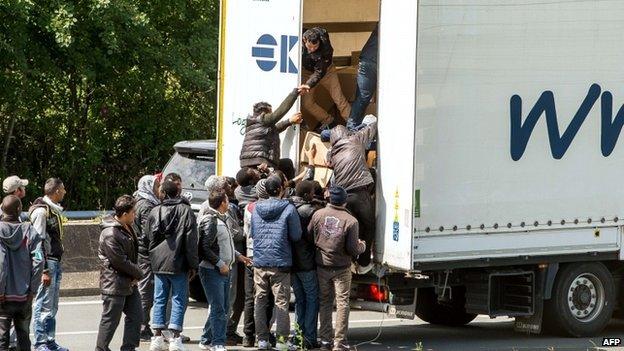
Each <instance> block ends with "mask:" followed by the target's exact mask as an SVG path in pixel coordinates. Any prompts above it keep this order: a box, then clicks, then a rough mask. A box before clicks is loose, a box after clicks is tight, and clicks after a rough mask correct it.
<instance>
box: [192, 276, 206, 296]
mask: <svg viewBox="0 0 624 351" xmlns="http://www.w3.org/2000/svg"><path fill="white" fill-rule="evenodd" d="M189 296H190V297H191V298H192V299H193V300H195V301H197V302H206V301H207V299H206V294H204V287H203V286H202V284H201V280H199V275H196V276H195V277H194V278H193V279H191V281H190V282H189Z"/></svg>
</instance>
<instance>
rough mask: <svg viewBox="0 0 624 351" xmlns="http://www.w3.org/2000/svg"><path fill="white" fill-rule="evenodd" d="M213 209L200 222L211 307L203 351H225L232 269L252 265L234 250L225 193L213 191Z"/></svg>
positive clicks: (205, 283)
mask: <svg viewBox="0 0 624 351" xmlns="http://www.w3.org/2000/svg"><path fill="white" fill-rule="evenodd" d="M208 203H209V207H208V209H206V211H205V212H204V215H203V216H202V217H201V218H200V219H199V231H200V239H199V243H200V245H199V252H200V256H201V257H202V262H201V263H200V265H199V276H200V278H201V282H202V286H203V288H204V292H205V294H206V297H207V299H208V304H209V306H210V318H209V319H208V320H207V321H206V325H205V326H204V331H203V334H202V337H201V341H200V344H199V348H200V349H202V350H214V351H217V350H219V351H221V350H226V349H225V342H226V330H227V322H228V310H229V301H228V300H229V294H230V277H231V273H230V272H231V269H232V267H233V266H234V264H235V263H236V261H238V262H242V263H244V264H251V260H250V259H248V258H247V257H245V256H242V255H241V254H240V253H239V252H238V251H236V249H235V248H234V240H233V236H232V234H231V233H230V228H229V225H228V224H227V222H228V220H229V218H228V211H229V202H228V199H227V194H226V193H225V191H224V190H223V189H217V190H215V189H213V191H212V192H211V193H210V194H209V196H208Z"/></svg>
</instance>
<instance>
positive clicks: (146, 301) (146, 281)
mask: <svg viewBox="0 0 624 351" xmlns="http://www.w3.org/2000/svg"><path fill="white" fill-rule="evenodd" d="M159 187H160V182H159V181H158V180H157V179H156V176H153V175H144V176H143V177H141V179H140V180H139V185H138V187H137V191H135V192H134V199H135V201H136V204H135V205H134V209H135V212H136V214H135V219H134V228H133V229H134V232H135V233H136V235H138V236H140V237H139V267H140V268H141V270H142V271H143V277H142V278H141V279H139V294H140V295H141V307H142V309H143V322H142V327H141V340H144V341H150V340H151V338H152V336H154V334H152V330H151V329H150V327H149V325H150V317H151V313H150V312H151V310H152V305H153V304H154V273H152V267H151V265H150V261H149V250H148V248H147V246H146V245H145V243H146V240H145V238H144V237H143V227H144V225H145V223H146V222H147V217H148V216H149V213H150V211H152V209H153V208H154V207H155V206H157V205H158V204H160V199H159V198H158V196H157V194H158V188H159Z"/></svg>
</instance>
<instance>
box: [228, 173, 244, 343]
mask: <svg viewBox="0 0 624 351" xmlns="http://www.w3.org/2000/svg"><path fill="white" fill-rule="evenodd" d="M226 178H227V182H228V185H229V186H228V188H227V190H226V193H227V197H228V202H229V210H228V213H229V215H230V217H232V218H233V219H236V221H237V225H236V226H234V229H235V230H236V231H237V233H236V234H237V235H234V233H232V238H233V239H234V248H235V249H236V251H238V252H240V253H244V252H245V242H246V238H245V233H244V232H243V211H244V209H245V208H242V209H241V208H240V206H239V204H238V200H237V199H236V194H235V192H236V189H238V188H239V186H238V183H237V182H236V179H234V178H232V177H226ZM244 310H245V264H244V263H242V262H237V263H235V265H234V269H233V270H232V276H231V279H230V320H229V321H228V325H227V342H226V344H227V345H228V346H234V345H238V344H240V343H242V342H243V338H242V337H241V336H240V335H238V333H237V332H236V328H238V323H239V322H240V319H241V317H242V315H243V311H244Z"/></svg>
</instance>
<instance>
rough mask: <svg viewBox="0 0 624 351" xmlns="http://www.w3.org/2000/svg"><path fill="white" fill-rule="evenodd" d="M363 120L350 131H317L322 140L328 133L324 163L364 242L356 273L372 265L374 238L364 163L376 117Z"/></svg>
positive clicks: (369, 184) (370, 181)
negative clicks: (344, 193)
mask: <svg viewBox="0 0 624 351" xmlns="http://www.w3.org/2000/svg"><path fill="white" fill-rule="evenodd" d="M363 123H364V124H365V125H366V127H364V128H362V129H361V130H359V131H357V132H355V133H352V134H349V131H348V130H347V128H346V127H345V126H343V125H338V126H336V127H334V128H333V129H331V130H329V131H323V133H322V134H321V138H322V139H327V137H328V136H329V142H330V144H331V149H330V150H329V151H328V152H327V163H328V166H329V167H331V168H332V169H333V170H334V176H333V180H332V185H333V186H339V187H342V188H344V189H345V190H346V191H347V209H348V210H349V212H351V214H353V216H354V217H355V218H356V219H357V220H358V223H359V227H360V231H359V233H360V239H362V240H364V241H365V242H366V250H365V251H364V252H363V253H362V254H361V255H360V256H359V257H358V260H357V273H359V274H366V273H368V272H369V271H370V270H371V269H372V268H373V264H372V262H371V246H372V243H373V239H374V238H375V208H374V204H373V199H372V197H371V192H372V191H373V188H374V185H375V181H374V179H373V176H372V174H371V172H370V170H369V168H368V164H367V163H366V148H367V147H368V145H369V144H370V143H371V141H372V140H373V139H374V138H375V135H376V134H377V118H375V117H374V116H367V117H366V118H364V121H363Z"/></svg>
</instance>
